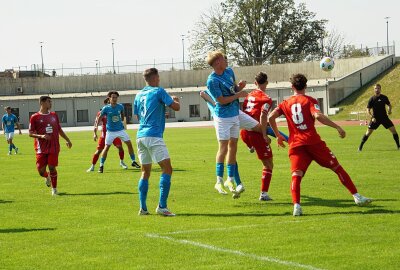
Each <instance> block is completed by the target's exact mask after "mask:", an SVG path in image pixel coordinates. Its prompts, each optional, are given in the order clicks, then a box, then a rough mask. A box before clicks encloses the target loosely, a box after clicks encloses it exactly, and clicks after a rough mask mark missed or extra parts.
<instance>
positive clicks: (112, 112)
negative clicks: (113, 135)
mask: <svg viewBox="0 0 400 270" xmlns="http://www.w3.org/2000/svg"><path fill="white" fill-rule="evenodd" d="M123 112H124V106H123V105H122V104H119V103H118V104H117V105H115V107H112V106H111V104H109V105H106V106H104V107H103V109H101V112H100V116H103V115H106V116H107V125H106V128H107V131H120V130H124V124H123V123H122V119H121V113H123Z"/></svg>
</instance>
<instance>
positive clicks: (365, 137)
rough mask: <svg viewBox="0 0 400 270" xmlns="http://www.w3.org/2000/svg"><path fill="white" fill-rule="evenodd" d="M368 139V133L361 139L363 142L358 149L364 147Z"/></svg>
mask: <svg viewBox="0 0 400 270" xmlns="http://www.w3.org/2000/svg"><path fill="white" fill-rule="evenodd" d="M367 140H368V136H367V135H364V136H363V137H362V139H361V144H360V147H358V149H360V150H361V149H362V148H363V146H364V143H365V142H366V141H367Z"/></svg>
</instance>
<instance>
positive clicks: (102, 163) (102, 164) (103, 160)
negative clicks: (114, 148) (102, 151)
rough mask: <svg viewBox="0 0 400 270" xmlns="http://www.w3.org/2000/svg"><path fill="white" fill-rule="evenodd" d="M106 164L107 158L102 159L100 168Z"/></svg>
mask: <svg viewBox="0 0 400 270" xmlns="http://www.w3.org/2000/svg"><path fill="white" fill-rule="evenodd" d="M104 162H106V158H103V157H101V158H100V167H103V166H104Z"/></svg>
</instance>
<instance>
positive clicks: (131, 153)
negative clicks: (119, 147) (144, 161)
mask: <svg viewBox="0 0 400 270" xmlns="http://www.w3.org/2000/svg"><path fill="white" fill-rule="evenodd" d="M117 132H118V136H117V137H119V138H120V139H121V140H122V141H123V142H124V143H125V144H126V146H127V147H128V153H129V156H130V158H131V161H132V167H135V168H136V169H140V165H139V163H137V162H136V156H135V152H134V151H133V146H132V142H131V139H130V138H129V135H128V133H126V131H125V130H121V131H117Z"/></svg>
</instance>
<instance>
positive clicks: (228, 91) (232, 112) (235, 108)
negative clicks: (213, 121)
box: [207, 68, 239, 118]
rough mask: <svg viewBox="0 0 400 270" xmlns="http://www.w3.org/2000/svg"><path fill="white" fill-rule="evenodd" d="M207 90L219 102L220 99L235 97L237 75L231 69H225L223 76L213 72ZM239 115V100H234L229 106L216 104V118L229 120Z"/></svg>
mask: <svg viewBox="0 0 400 270" xmlns="http://www.w3.org/2000/svg"><path fill="white" fill-rule="evenodd" d="M207 88H208V90H209V91H210V92H209V93H210V94H211V97H212V98H213V99H214V100H217V98H218V97H220V96H224V97H228V96H233V95H234V94H235V93H236V84H235V74H234V73H233V70H232V69H231V68H227V69H225V71H224V73H222V75H218V74H216V73H215V72H212V73H211V74H210V75H209V76H208V79H207ZM238 115H239V100H237V99H236V100H234V101H232V102H231V103H228V104H224V105H222V104H220V103H219V102H217V103H216V106H215V116H217V117H220V118H228V117H234V116H238Z"/></svg>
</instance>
